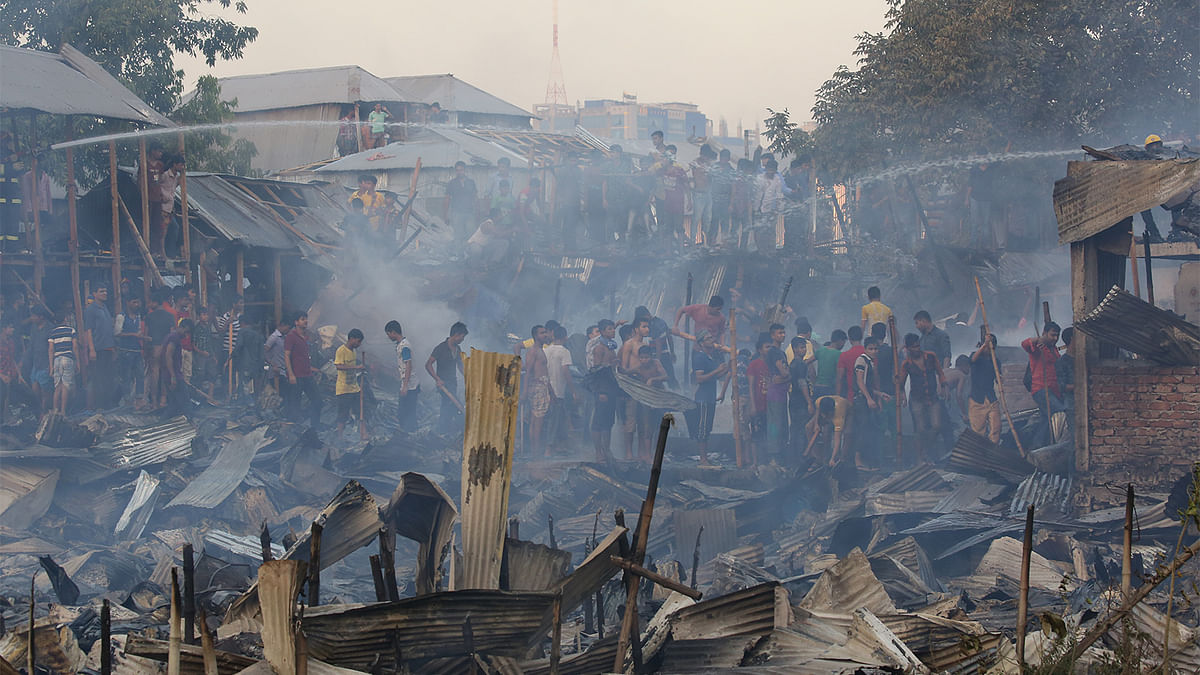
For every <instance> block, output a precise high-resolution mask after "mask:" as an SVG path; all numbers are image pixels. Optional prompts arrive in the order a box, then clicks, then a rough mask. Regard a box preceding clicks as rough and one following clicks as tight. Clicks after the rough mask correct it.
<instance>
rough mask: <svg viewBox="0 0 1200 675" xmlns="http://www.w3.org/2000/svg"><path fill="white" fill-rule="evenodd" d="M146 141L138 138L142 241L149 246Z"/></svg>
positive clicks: (148, 192)
mask: <svg viewBox="0 0 1200 675" xmlns="http://www.w3.org/2000/svg"><path fill="white" fill-rule="evenodd" d="M147 161H149V160H148V159H147V158H146V139H145V137H139V138H138V190H139V191H141V193H142V199H141V202H142V240H144V241H145V242H146V245H147V246H149V245H150V244H151V243H153V242H152V241H151V240H150V167H149V166H147V165H146V162H147Z"/></svg>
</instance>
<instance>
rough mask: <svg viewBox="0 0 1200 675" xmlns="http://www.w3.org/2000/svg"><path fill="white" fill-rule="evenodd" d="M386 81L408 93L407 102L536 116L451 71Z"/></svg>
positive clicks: (387, 78) (391, 78) (497, 113)
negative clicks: (461, 78)
mask: <svg viewBox="0 0 1200 675" xmlns="http://www.w3.org/2000/svg"><path fill="white" fill-rule="evenodd" d="M383 81H384V82H386V83H387V84H389V85H391V86H392V87H395V88H396V89H397V90H398V91H402V92H405V93H406V94H407V96H408V97H409V98H406V99H404V100H405V101H410V102H416V103H424V104H426V105H432V104H434V103H437V104H438V105H439V106H441V108H442V110H448V111H455V112H469V113H479V114H483V115H510V116H513V117H527V118H532V117H534V115H533V114H532V113H530V112H529V111H527V110H523V109H521V108H519V107H517V106H515V105H513V104H512V103H509V102H508V101H505V100H504V99H502V98H500V97H498V96H494V95H492V94H489V93H487V92H486V91H484V90H482V89H480V88H479V87H476V86H475V85H473V84H471V83H469V82H464V81H463V80H460V79H459V78H457V77H455V76H454V75H452V74H450V73H446V74H444V75H402V76H400V77H385V78H384V79H383Z"/></svg>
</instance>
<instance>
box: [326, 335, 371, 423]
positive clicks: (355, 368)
mask: <svg viewBox="0 0 1200 675" xmlns="http://www.w3.org/2000/svg"><path fill="white" fill-rule="evenodd" d="M363 338H364V336H363V332H362V331H361V330H359V329H357V328H351V329H350V332H348V333H346V344H344V345H342V346H340V347H338V348H337V353H336V354H334V357H333V367H334V368H336V369H337V382H336V383H335V384H334V390H333V393H334V395H335V396H336V397H337V437H338V438H341V437H342V432H344V431H345V430H346V420H348V419H350V417H351V415H353V416H355V417H358V418H359V419H358V426H359V429H360V431H359V434H360V436H361V437H362V439H363V440H364V441H365V440H367V426H366V422H365V421H364V420H363V419H362V418H361V416H360V412H359V411H360V410H361V402H362V382H361V375H362V373H364V372H365V371H366V366H364V365H363V362H362V359H361V358H360V357H361V354H360V353H359V351H358V348H359V347H361V346H362V343H363Z"/></svg>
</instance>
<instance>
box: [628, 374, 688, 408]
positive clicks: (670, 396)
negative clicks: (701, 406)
mask: <svg viewBox="0 0 1200 675" xmlns="http://www.w3.org/2000/svg"><path fill="white" fill-rule="evenodd" d="M613 374H614V375H615V376H616V378H617V384H618V385H619V386H620V387H621V391H623V392H625V393H626V394H629V396H630V397H631V398H633V399H634V400H636V401H637V402H638V403H641V404H642V405H648V406H650V407H651V408H659V409H662V410H671V411H680V412H683V411H687V410H691V409H693V408H695V407H696V402H695V401H694V400H692V399H690V398H688V397H686V396H680V395H679V394H676V393H675V392H672V391H667V390H666V389H656V388H654V387H648V386H646V385H644V384H642V383H641V382H638V381H637V380H635V379H633V378H631V377H629V376H627V375H625V374H624V373H618V372H615V371H614V372H613Z"/></svg>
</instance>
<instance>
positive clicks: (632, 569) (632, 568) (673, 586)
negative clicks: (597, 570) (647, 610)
mask: <svg viewBox="0 0 1200 675" xmlns="http://www.w3.org/2000/svg"><path fill="white" fill-rule="evenodd" d="M608 559H609V560H611V561H612V563H613V564H614V565H616V566H617V567H620V568H621V569H623V570H625V571H626V572H629V573H630V574H633V575H636V576H639V577H641V578H643V579H645V580H646V581H650V582H652V583H655V584H658V585H659V586H662V587H663V588H665V589H667V590H669V591H675V592H676V593H680V594H683V595H686V596H687V597H689V598H691V599H693V600H699V599H700V598H701V597H703V596H704V594H703V593H701V592H700V591H698V590H696V589H694V588H692V587H690V586H687V585H686V584H681V583H679V582H678V581H675V580H674V579H672V578H670V577H664V576H663V575H661V574H659V573H658V572H654V571H652V570H648V569H646V568H645V567H642V566H641V565H638V564H637V563H633V562H630V561H628V560H626V559H624V558H622V557H621V556H619V555H610V556H608ZM693 583H694V582H693Z"/></svg>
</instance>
